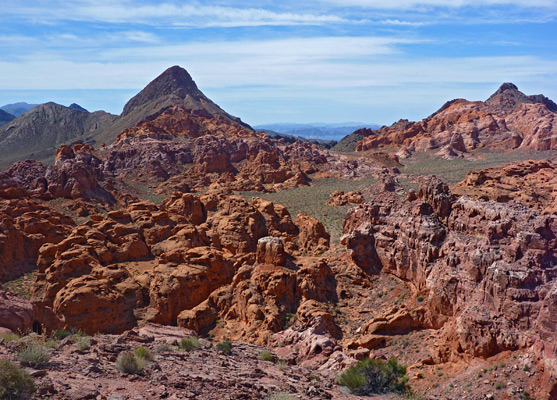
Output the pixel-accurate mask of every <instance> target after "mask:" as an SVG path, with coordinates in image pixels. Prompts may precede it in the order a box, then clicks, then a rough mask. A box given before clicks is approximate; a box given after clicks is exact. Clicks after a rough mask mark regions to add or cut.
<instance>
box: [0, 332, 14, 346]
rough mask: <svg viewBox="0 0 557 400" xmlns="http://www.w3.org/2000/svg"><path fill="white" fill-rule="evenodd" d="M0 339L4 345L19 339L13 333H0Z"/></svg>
mask: <svg viewBox="0 0 557 400" xmlns="http://www.w3.org/2000/svg"><path fill="white" fill-rule="evenodd" d="M0 339H3V340H4V343H9V342H14V341H16V340H18V339H19V336H18V335H16V334H15V333H13V332H4V333H0Z"/></svg>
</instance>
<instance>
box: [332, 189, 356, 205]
mask: <svg viewBox="0 0 557 400" xmlns="http://www.w3.org/2000/svg"><path fill="white" fill-rule="evenodd" d="M363 202H364V196H363V195H362V192H360V191H353V192H344V191H343V190H335V191H334V192H333V193H331V195H330V196H329V201H328V202H327V205H328V206H346V205H348V204H362V203H363Z"/></svg>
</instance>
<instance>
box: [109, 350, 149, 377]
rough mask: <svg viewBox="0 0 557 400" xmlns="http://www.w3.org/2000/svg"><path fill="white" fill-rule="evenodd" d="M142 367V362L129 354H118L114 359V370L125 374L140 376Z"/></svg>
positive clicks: (132, 354)
mask: <svg viewBox="0 0 557 400" xmlns="http://www.w3.org/2000/svg"><path fill="white" fill-rule="evenodd" d="M144 367H145V365H144V361H143V360H142V359H139V358H137V357H136V356H135V354H134V353H131V352H124V353H120V354H119V355H118V358H117V359H116V369H117V370H118V371H120V372H123V373H126V374H141V373H142V372H143V369H144Z"/></svg>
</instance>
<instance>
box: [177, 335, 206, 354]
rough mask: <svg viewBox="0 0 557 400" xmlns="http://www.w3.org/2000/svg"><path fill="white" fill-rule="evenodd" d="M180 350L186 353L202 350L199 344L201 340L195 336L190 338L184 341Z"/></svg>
mask: <svg viewBox="0 0 557 400" xmlns="http://www.w3.org/2000/svg"><path fill="white" fill-rule="evenodd" d="M180 348H181V349H182V350H185V351H193V350H196V349H199V348H201V344H200V343H199V339H197V338H196V337H195V336H188V337H185V338H183V339H182V341H181V342H180Z"/></svg>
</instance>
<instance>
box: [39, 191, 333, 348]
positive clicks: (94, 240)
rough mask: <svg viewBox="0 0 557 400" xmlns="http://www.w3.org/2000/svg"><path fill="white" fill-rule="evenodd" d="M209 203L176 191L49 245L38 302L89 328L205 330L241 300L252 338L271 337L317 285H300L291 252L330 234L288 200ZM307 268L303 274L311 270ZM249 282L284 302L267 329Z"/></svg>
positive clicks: (43, 252) (319, 243)
mask: <svg viewBox="0 0 557 400" xmlns="http://www.w3.org/2000/svg"><path fill="white" fill-rule="evenodd" d="M206 210H207V208H206V207H205V204H204V203H203V202H202V201H201V200H200V198H199V197H198V196H195V195H192V194H182V193H176V194H175V195H173V196H171V197H170V198H168V199H167V200H165V201H164V202H162V203H161V205H160V206H155V205H154V204H151V203H134V204H131V205H130V206H128V208H127V209H126V210H119V211H112V212H109V213H108V215H107V216H106V217H101V216H96V215H93V216H91V219H90V220H89V221H87V222H86V223H84V224H82V225H80V226H78V227H76V228H75V229H74V230H73V232H72V233H71V234H70V235H69V236H68V237H67V238H66V239H65V240H63V241H62V242H60V243H58V244H49V245H45V246H43V247H42V248H41V249H40V257H39V260H38V267H39V272H38V276H37V280H36V283H35V285H34V288H33V300H34V301H35V303H36V304H37V306H38V307H50V308H52V309H53V311H54V313H55V314H56V315H57V316H58V317H59V318H60V319H61V320H62V321H63V323H64V324H65V325H66V326H73V327H77V328H80V329H84V330H86V331H88V332H95V331H101V332H121V331H123V330H125V329H129V328H130V327H133V326H135V325H136V324H137V323H138V321H150V322H156V323H161V324H176V323H177V322H178V323H179V324H181V325H183V326H188V327H190V325H192V326H191V327H193V328H196V329H198V330H203V329H205V328H206V327H207V325H210V324H211V323H212V322H213V321H214V320H215V318H216V317H217V316H218V315H220V316H221V317H222V318H225V319H227V318H229V319H232V318H236V317H237V316H236V317H233V316H234V315H235V314H234V312H233V311H231V310H232V309H233V308H234V307H236V308H237V309H238V310H237V313H243V314H242V316H243V318H245V323H246V326H247V327H248V328H249V329H246V335H248V332H249V335H251V336H250V337H252V338H253V337H256V336H257V335H259V337H260V338H261V340H263V338H265V337H267V336H268V335H269V332H274V331H277V330H279V329H281V327H282V324H283V320H284V315H285V313H286V312H295V310H296V308H297V304H298V302H299V301H300V299H301V297H300V295H301V294H302V293H304V290H305V291H309V290H310V287H312V288H313V289H312V290H313V291H318V290H317V289H316V288H315V285H313V286H308V288H307V289H304V290H302V291H300V290H299V289H295V286H296V284H297V282H298V281H297V274H296V271H295V270H293V268H294V264H293V263H292V261H290V259H291V256H290V255H288V254H287V253H286V249H288V250H289V251H291V252H293V253H297V252H298V251H310V250H311V251H313V250H314V249H321V248H322V247H323V246H324V245H325V238H327V237H328V234H327V233H326V232H325V231H324V229H323V226H322V225H321V224H320V223H316V220H315V221H313V220H307V221H306V220H305V219H304V218H303V217H299V220H302V221H304V224H301V225H300V226H297V225H295V224H294V223H293V222H292V219H291V217H290V215H289V213H288V211H286V209H285V208H284V207H282V206H279V205H274V204H272V203H270V202H265V201H263V200H261V199H254V200H253V202H252V204H250V203H248V202H247V201H246V200H245V199H244V198H243V197H239V196H229V197H226V198H224V199H223V200H222V201H220V202H219V203H218V205H217V206H216V209H215V210H214V211H212V212H211V213H209V214H208V213H207V211H206ZM307 218H309V217H307ZM312 234H314V235H316V237H315V238H314V237H312ZM269 235H273V236H276V237H274V238H270V239H269V238H268V237H269ZM296 237H299V240H298V243H299V246H300V248H299V249H298V245H296V241H295V238H296ZM326 242H327V244H328V239H327V241H326ZM303 271H304V270H303V269H302V270H301V271H298V274H301V276H306V272H303ZM310 276H313V278H311V279H317V280H319V279H323V277H320V274H316V275H315V276H314V275H312V274H310ZM244 284H245V285H247V288H250V289H248V290H250V293H251V291H253V290H255V291H257V292H259V291H261V293H263V295H261V296H262V297H261V299H262V300H261V304H263V303H264V301H263V299H265V300H266V301H270V299H275V300H273V302H274V303H275V304H276V307H275V308H273V310H274V311H273V313H272V314H269V315H268V317H267V322H266V323H265V324H264V325H263V326H260V325H259V324H258V323H255V322H254V321H258V318H259V317H257V316H258V315H260V314H259V313H261V312H263V311H261V310H259V311H258V312H257V313H256V314H253V315H252V311H253V310H252V308H249V307H248V305H247V303H246V304H244V303H245V302H246V299H247V298H248V297H249V296H248V297H246V296H245V295H244V294H242V293H244V291H245V289H242V288H243V286H242V285H244ZM238 285H239V286H238ZM254 285H255V286H254ZM252 286H254V287H252ZM306 286H307V285H306ZM304 287H305V286H304ZM225 293H228V294H227V295H224V294H225ZM308 293H309V292H308ZM227 299H228V300H227ZM233 299H234V301H232V300H233ZM229 300H230V301H229ZM211 302H214V304H213V303H211ZM238 302H239V303H238ZM271 303H272V302H269V303H267V304H271ZM258 304H259V303H258ZM208 305H209V306H210V307H209V309H207V308H208ZM244 306H246V307H245V308H244ZM199 307H205V308H204V309H203V310H201V311H199ZM211 310H214V312H210V311H211ZM249 310H252V311H249ZM199 312H201V314H203V313H204V314H203V315H205V317H204V318H197V319H196V320H195V323H193V322H191V318H188V317H187V315H188V313H189V314H192V313H195V315H198V314H199ZM254 318H255V320H254ZM187 321H189V322H187ZM204 321H205V322H204ZM41 322H45V321H41ZM256 332H257V334H256Z"/></svg>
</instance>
